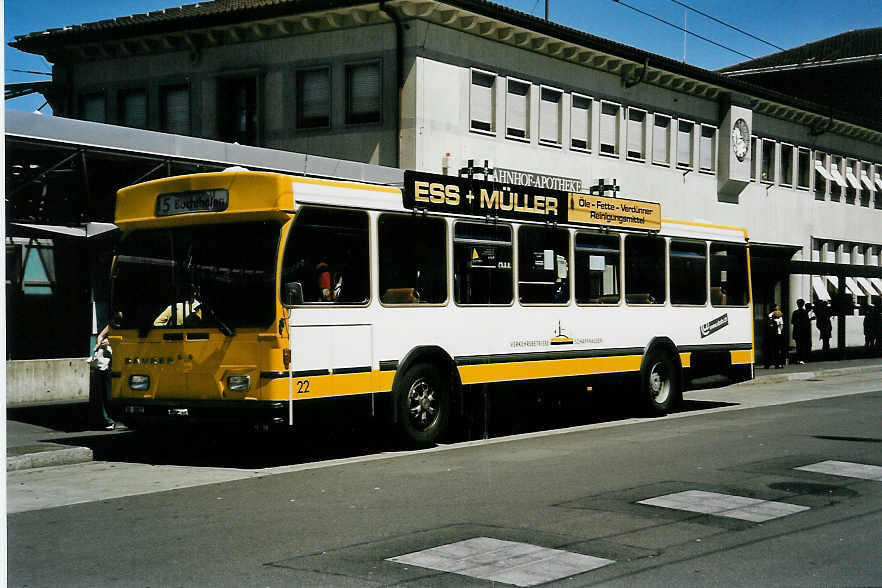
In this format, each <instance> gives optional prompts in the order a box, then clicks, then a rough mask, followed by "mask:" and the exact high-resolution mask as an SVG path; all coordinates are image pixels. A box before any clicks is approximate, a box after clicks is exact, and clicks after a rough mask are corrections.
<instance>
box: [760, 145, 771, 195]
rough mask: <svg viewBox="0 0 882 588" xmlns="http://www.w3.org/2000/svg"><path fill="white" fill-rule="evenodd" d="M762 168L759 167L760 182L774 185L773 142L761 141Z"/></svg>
mask: <svg viewBox="0 0 882 588" xmlns="http://www.w3.org/2000/svg"><path fill="white" fill-rule="evenodd" d="M762 146H763V155H762V167H760V180H762V181H763V182H768V183H771V184H774V183H775V142H774V141H770V140H769V139H763V141H762Z"/></svg>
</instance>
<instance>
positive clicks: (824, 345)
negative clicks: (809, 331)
mask: <svg viewBox="0 0 882 588" xmlns="http://www.w3.org/2000/svg"><path fill="white" fill-rule="evenodd" d="M815 316H817V317H818V318H817V320H816V321H815V326H816V327H818V331H820V335H821V351H823V352H824V355H825V356H826V355H828V354H829V353H830V337H832V336H833V322H832V321H831V320H830V307H829V306H828V305H827V301H826V300H819V301H818V306H816V307H815Z"/></svg>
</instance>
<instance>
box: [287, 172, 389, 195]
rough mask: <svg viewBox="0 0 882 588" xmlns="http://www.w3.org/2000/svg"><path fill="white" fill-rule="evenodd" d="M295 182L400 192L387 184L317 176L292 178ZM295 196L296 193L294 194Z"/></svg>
mask: <svg viewBox="0 0 882 588" xmlns="http://www.w3.org/2000/svg"><path fill="white" fill-rule="evenodd" d="M294 183H295V184H315V185H317V186H331V187H333V188H352V189H355V190H367V191H370V192H386V193H390V194H400V193H401V189H400V188H391V187H389V186H376V185H373V184H354V183H352V182H341V181H337V180H320V179H318V178H302V177H296V178H294ZM294 196H295V198H296V197H297V195H296V194H295V195H294Z"/></svg>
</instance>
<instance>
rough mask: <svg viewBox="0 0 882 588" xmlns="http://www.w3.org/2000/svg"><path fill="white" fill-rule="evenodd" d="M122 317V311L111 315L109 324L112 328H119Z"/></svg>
mask: <svg viewBox="0 0 882 588" xmlns="http://www.w3.org/2000/svg"><path fill="white" fill-rule="evenodd" d="M122 318H123V315H122V313H121V312H117V313H116V314H114V315H113V318H112V319H110V326H111V327H113V328H114V329H118V328H120V326H122Z"/></svg>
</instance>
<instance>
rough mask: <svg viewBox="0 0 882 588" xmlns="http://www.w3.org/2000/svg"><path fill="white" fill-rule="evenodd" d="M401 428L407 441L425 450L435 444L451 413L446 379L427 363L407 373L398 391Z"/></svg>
mask: <svg viewBox="0 0 882 588" xmlns="http://www.w3.org/2000/svg"><path fill="white" fill-rule="evenodd" d="M397 399H398V425H399V428H400V429H401V434H402V436H403V438H404V441H405V442H407V443H409V444H413V445H417V446H420V447H425V446H428V445H432V444H433V443H435V442H436V441H437V440H438V438H439V437H440V436H441V434H442V433H443V432H444V429H445V428H446V427H447V420H448V415H449V411H450V390H449V385H448V383H447V381H446V380H445V378H444V377H443V376H442V375H441V374H440V373H439V372H438V370H437V369H435V367H434V366H432V365H430V364H427V363H420V364H417V365H415V366H413V367H411V368H410V369H408V370H407V371H406V372H405V373H404V377H403V378H402V379H401V385H400V387H399V390H398V395H397Z"/></svg>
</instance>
